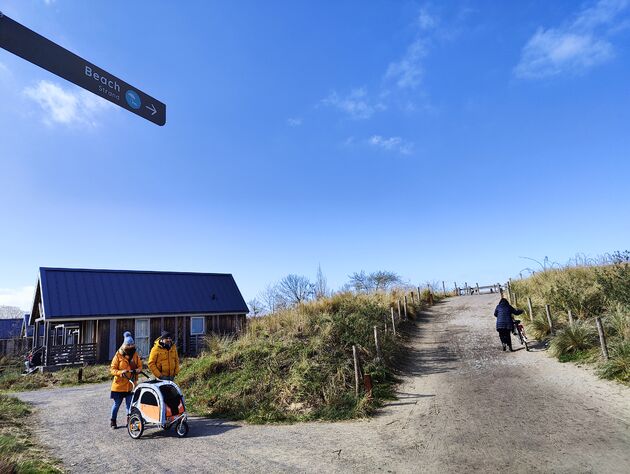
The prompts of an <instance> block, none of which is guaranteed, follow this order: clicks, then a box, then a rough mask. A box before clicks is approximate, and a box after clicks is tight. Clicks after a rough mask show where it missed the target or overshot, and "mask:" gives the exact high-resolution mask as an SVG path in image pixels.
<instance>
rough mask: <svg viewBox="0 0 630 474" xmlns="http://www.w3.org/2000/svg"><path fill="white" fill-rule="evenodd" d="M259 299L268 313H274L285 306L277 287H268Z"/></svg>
mask: <svg viewBox="0 0 630 474" xmlns="http://www.w3.org/2000/svg"><path fill="white" fill-rule="evenodd" d="M260 299H261V300H262V302H263V306H264V307H265V309H266V310H267V312H269V313H275V312H276V311H278V310H279V309H282V308H285V307H286V306H287V303H286V301H285V300H284V298H283V297H282V295H281V294H280V291H279V289H278V285H268V286H267V288H265V289H264V291H263V292H262V293H261V294H260Z"/></svg>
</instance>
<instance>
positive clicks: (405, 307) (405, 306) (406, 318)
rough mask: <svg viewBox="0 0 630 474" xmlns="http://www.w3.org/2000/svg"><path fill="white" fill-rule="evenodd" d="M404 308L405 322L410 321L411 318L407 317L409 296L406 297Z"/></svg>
mask: <svg viewBox="0 0 630 474" xmlns="http://www.w3.org/2000/svg"><path fill="white" fill-rule="evenodd" d="M403 308H404V309H405V321H407V320H408V319H409V316H408V315H407V295H405V303H404V306H403Z"/></svg>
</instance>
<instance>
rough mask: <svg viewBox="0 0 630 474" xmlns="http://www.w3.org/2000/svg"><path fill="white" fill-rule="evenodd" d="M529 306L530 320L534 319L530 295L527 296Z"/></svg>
mask: <svg viewBox="0 0 630 474" xmlns="http://www.w3.org/2000/svg"><path fill="white" fill-rule="evenodd" d="M527 308H528V309H529V320H530V321H533V320H534V310H533V309H532V299H531V298H530V297H529V296H528V297H527Z"/></svg>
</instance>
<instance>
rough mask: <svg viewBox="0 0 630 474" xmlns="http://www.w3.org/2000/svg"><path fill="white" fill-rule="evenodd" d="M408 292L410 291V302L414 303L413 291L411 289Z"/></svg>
mask: <svg viewBox="0 0 630 474" xmlns="http://www.w3.org/2000/svg"><path fill="white" fill-rule="evenodd" d="M410 293H411V304H415V303H416V300H415V299H414V297H413V291H411V292H410Z"/></svg>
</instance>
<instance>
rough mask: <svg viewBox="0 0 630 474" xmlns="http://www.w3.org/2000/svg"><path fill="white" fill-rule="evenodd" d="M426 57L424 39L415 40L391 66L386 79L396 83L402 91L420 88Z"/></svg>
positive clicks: (388, 68)
mask: <svg viewBox="0 0 630 474" xmlns="http://www.w3.org/2000/svg"><path fill="white" fill-rule="evenodd" d="M426 55H427V46H426V42H425V41H424V40H422V39H417V40H415V41H414V42H413V43H411V44H410V45H409V47H408V48H407V51H406V52H405V54H404V56H403V57H402V58H401V59H400V60H399V61H396V62H392V63H390V64H389V66H388V67H387V72H386V73H385V79H388V80H392V81H394V83H395V84H396V86H398V87H399V88H401V89H406V88H414V87H416V86H418V84H420V81H421V79H422V73H423V67H422V60H423V59H424V58H425V57H426Z"/></svg>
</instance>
